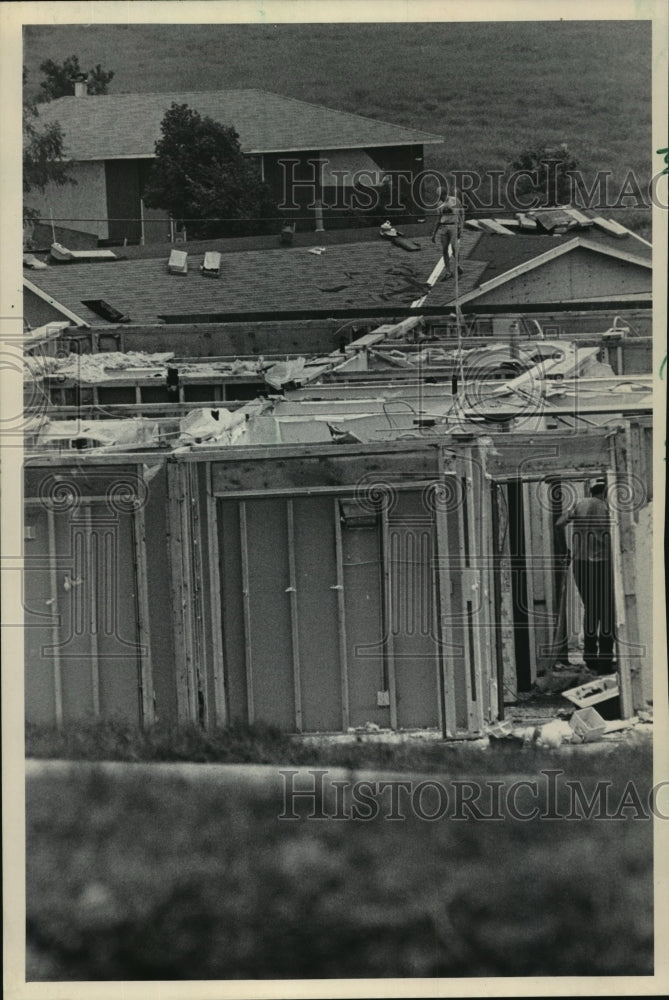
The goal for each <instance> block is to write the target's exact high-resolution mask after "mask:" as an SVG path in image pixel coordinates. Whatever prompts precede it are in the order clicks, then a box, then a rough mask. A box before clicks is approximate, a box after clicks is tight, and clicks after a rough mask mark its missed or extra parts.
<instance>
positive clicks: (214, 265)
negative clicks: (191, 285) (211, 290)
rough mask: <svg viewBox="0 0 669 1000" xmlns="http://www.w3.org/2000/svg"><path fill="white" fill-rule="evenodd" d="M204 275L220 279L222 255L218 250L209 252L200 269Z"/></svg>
mask: <svg viewBox="0 0 669 1000" xmlns="http://www.w3.org/2000/svg"><path fill="white" fill-rule="evenodd" d="M200 270H201V271H202V274H203V275H206V276H207V277H209V278H218V277H219V275H220V273H221V255H220V253H218V251H217V250H208V251H207V253H206V254H205V255H204V260H203V261H202V265H201V267H200Z"/></svg>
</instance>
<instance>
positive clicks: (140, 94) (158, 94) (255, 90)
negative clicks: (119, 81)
mask: <svg viewBox="0 0 669 1000" xmlns="http://www.w3.org/2000/svg"><path fill="white" fill-rule="evenodd" d="M195 94H207V95H215V94H221V95H222V94H263V95H265V94H266V95H269V96H271V97H277V98H279V99H280V100H282V101H290V102H291V103H293V104H298V105H302V106H303V107H308V108H315V109H317V110H321V111H329V112H332V113H333V114H337V115H345V116H346V117H348V118H351V119H355V120H358V121H361V122H374V123H375V124H377V125H387V126H388V127H389V128H397V129H405V130H406V131H407V132H415V133H417V134H419V135H423V136H430V138H431V139H437V140H439V141H440V142H443V141H444V137H443V136H441V135H437V133H436V132H428V131H427V129H418V128H415V127H414V126H412V125H401V124H399V123H398V122H389V121H387V120H386V119H385V118H372V117H370V116H369V115H360V114H358V113H357V112H355V111H344V110H342V109H341V108H332V107H329V106H328V105H327V104H314V103H313V102H312V101H304V100H302V98H301V97H293V96H292V95H290V94H281V93H278V92H277V91H275V90H263V89H262V88H260V87H229V88H224V89H222V90H184V91H173V90H169V91H154V90H147V91H132V92H123V93H120V94H89V95H88V97H87V98H81V97H75V96H74V95H73V94H67V95H65V96H64V97H57V98H55V100H53V101H46V102H44V105H43V106H45V107H48V106H49V105H54V104H56V103H57V102H59V101H82V100H88V99H89V98H92V99H93V100H97V99H98V98H113V99H114V98H116V99H123V98H132V97H136V98H148V97H154V98H164V99H165V101H167V100H169V99H170V98H171V99H177V98H181V99H183V98H190V97H192V96H193V95H195ZM194 110H197V108H195V109H194Z"/></svg>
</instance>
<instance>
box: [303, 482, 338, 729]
mask: <svg viewBox="0 0 669 1000" xmlns="http://www.w3.org/2000/svg"><path fill="white" fill-rule="evenodd" d="M292 503H293V516H294V524H295V570H296V581H295V582H296V590H297V631H298V636H299V662H300V691H301V696H302V728H303V730H304V731H305V732H314V731H319V730H320V731H324V730H325V731H327V730H340V729H341V728H342V704H341V702H342V696H341V665H340V650H339V635H338V627H337V594H338V592H337V590H336V589H335V588H336V587H337V566H336V553H335V529H334V522H333V518H334V504H333V499H332V497H331V496H324V497H308V498H307V497H303V498H297V499H295V500H293V501H292Z"/></svg>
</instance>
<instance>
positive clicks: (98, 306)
mask: <svg viewBox="0 0 669 1000" xmlns="http://www.w3.org/2000/svg"><path fill="white" fill-rule="evenodd" d="M81 304H82V305H83V306H86V307H87V308H88V309H90V310H92V312H94V313H96V314H97V315H98V316H101V317H102V319H106V320H108V321H109V322H110V323H129V322H130V317H129V316H125V315H124V314H123V313H122V312H119V311H118V309H114V307H113V306H110V305H109V303H108V302H105V300H104V299H82V300H81Z"/></svg>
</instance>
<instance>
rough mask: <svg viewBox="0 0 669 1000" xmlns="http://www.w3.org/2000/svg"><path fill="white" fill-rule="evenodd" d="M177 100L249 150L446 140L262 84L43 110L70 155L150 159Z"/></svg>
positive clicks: (94, 100) (71, 101) (73, 101)
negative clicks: (230, 129) (230, 130)
mask: <svg viewBox="0 0 669 1000" xmlns="http://www.w3.org/2000/svg"><path fill="white" fill-rule="evenodd" d="M173 103H176V104H188V105H189V107H191V108H193V109H194V110H195V111H198V112H199V113H200V114H201V115H208V116H209V117H211V118H213V119H214V120H215V121H218V122H221V123H223V124H225V125H233V126H234V128H235V129H236V130H237V132H238V133H239V138H240V143H241V146H242V149H243V150H244V152H245V153H270V152H298V151H303V150H320V149H352V148H364V147H374V146H401V145H414V144H426V143H441V142H443V139H442V137H441V136H438V135H434V134H432V133H430V132H421V131H418V130H416V129H411V128H406V127H405V126H403V125H393V124H391V123H389V122H382V121H377V120H376V119H373V118H363V117H362V116H361V115H354V114H351V113H349V112H347V111H335V110H333V109H332V108H325V107H322V106H320V105H316V104H308V103H307V102H305V101H298V100H296V99H294V98H292V97H284V96H283V95H281V94H272V93H269V92H266V91H262V90H222V91H214V92H207V91H192V92H186V93H167V94H105V95H101V96H90V97H61V98H59V99H58V100H55V101H51V102H50V103H48V104H41V105H40V106H39V113H40V116H41V117H42V119H43V120H45V121H59V122H60V124H61V126H62V128H63V132H64V133H65V155H66V156H67V157H68V159H71V160H108V159H109V160H111V159H145V158H150V157H152V156H154V147H155V143H156V141H157V140H158V139H159V138H160V134H161V133H160V123H161V121H162V119H163V116H164V115H165V112H166V111H167V110H168V109H169V108H170V106H171V105H172V104H173Z"/></svg>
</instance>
